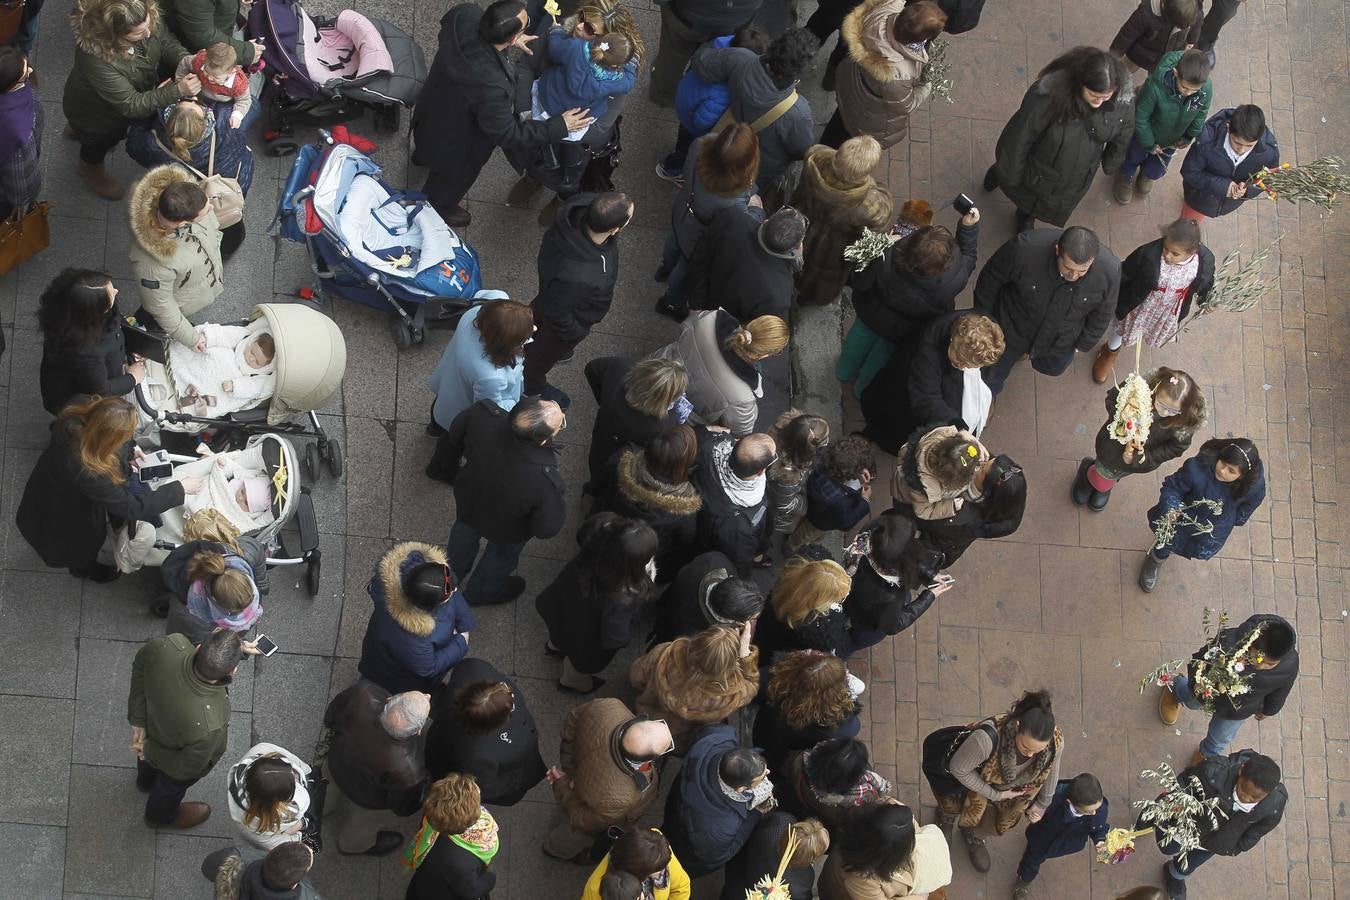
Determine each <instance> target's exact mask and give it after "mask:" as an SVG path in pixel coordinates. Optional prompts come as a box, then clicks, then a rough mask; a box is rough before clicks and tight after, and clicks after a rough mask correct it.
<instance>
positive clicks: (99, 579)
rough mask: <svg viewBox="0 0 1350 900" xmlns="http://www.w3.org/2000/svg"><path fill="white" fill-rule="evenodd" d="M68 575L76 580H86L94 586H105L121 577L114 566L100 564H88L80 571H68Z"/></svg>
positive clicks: (119, 571) (120, 573)
mask: <svg viewBox="0 0 1350 900" xmlns="http://www.w3.org/2000/svg"><path fill="white" fill-rule="evenodd" d="M70 574H72V575H74V576H75V577H76V578H86V579H88V580H89V581H92V582H95V583H96V584H107V583H108V582H110V581H116V580H117V579H119V578H121V577H122V572H121V570H119V569H118V568H117V567H116V566H105V565H104V564H103V563H101V562H94V563H90V564H89V565H87V566H85V567H84V568H81V569H70Z"/></svg>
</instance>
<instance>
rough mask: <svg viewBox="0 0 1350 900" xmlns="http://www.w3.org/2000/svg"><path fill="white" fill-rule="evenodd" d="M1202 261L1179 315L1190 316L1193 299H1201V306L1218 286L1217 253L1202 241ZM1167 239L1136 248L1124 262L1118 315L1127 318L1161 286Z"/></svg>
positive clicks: (1184, 317) (1117, 316) (1181, 317)
mask: <svg viewBox="0 0 1350 900" xmlns="http://www.w3.org/2000/svg"><path fill="white" fill-rule="evenodd" d="M1198 252H1199V254H1200V265H1199V267H1198V268H1197V269H1196V272H1195V278H1194V279H1192V281H1191V284H1190V287H1188V288H1187V289H1186V299H1184V300H1182V301H1181V311H1180V312H1179V313H1177V319H1178V320H1180V321H1183V322H1184V321H1185V320H1186V315H1187V314H1188V313H1189V312H1190V311H1191V301H1192V300H1198V301H1199V303H1200V305H1201V306H1204V305H1205V300H1206V299H1207V297H1208V294H1209V292H1210V291H1211V290H1212V289H1213V288H1214V254H1213V253H1212V252H1210V249H1209V248H1208V247H1206V246H1205V245H1204V244H1201V245H1200V249H1199V251H1198ZM1162 253H1163V239H1162V238H1158V239H1157V240H1154V241H1149V242H1148V243H1147V244H1143V245H1141V246H1139V247H1136V248H1135V249H1134V252H1133V253H1131V254H1130V255H1129V256H1127V257H1125V261H1124V262H1123V263H1121V264H1120V293H1119V295H1117V297H1116V319H1117V320H1119V321H1123V320H1124V319H1125V317H1126V316H1128V315H1129V314H1130V313H1131V312H1133V311H1134V310H1135V308H1136V307H1138V306H1139V305H1141V304H1142V303H1143V302H1144V301H1145V300H1147V299H1148V295H1149V294H1151V293H1152V292H1153V290H1154V289H1155V288H1156V287H1157V286H1158V275H1159V273H1160V272H1161V271H1162Z"/></svg>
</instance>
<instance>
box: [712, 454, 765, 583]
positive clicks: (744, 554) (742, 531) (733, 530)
mask: <svg viewBox="0 0 1350 900" xmlns="http://www.w3.org/2000/svg"><path fill="white" fill-rule="evenodd" d="M722 441H729V442H733V443H734V441H735V438H733V437H732V436H731V435H729V434H724V433H721V432H710V431H706V430H703V429H699V448H698V458H697V462H696V463H695V465H696V466H697V468H696V469H695V471H694V473H693V481H694V486H695V487H697V488H698V493H699V496H701V497H702V498H703V508H702V509H700V510H699V513H698V538H697V540H696V541H695V543H696V544H697V546H698V548H699V549H700V550H701V551H704V552H706V551H709V550H717V551H719V552H721V553H725V554H726V555H727V557H728V558H729V559H730V560H731V562H732V564H733V565H734V566H735V567H736V574H737V575H739V576H740V577H742V578H748V577H749V576H750V572H751V566H752V564H753V563H754V560H755V557H756V556H757V555H759V553H760V552H761V551H762V550H764V549H765V548H766V547H767V545H768V540H769V501H768V491H767V490H766V491H765V494H764V498H763V499H761V500H760V501H759V503H758V504H756V505H755V506H751V507H744V506H737V505H736V504H735V503H732V502H731V498H730V497H728V496H727V493H726V491H725V490H724V489H723V487H722V484H721V482H720V481H719V480H718V477H717V465H716V463H714V462H713V452H712V451H713V447H714V446H715V445H716V444H717V443H719V442H722Z"/></svg>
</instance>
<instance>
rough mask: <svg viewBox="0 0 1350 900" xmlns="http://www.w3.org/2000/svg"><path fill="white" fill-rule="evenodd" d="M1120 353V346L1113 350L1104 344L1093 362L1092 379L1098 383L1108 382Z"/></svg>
mask: <svg viewBox="0 0 1350 900" xmlns="http://www.w3.org/2000/svg"><path fill="white" fill-rule="evenodd" d="M1120 346H1121V347H1123V346H1125V345H1124V344H1121V345H1120ZM1119 355H1120V347H1117V348H1116V349H1114V350H1111V349H1108V348H1107V346H1106V345H1105V344H1102V349H1100V350H1098V351H1097V358H1096V359H1095V360H1093V362H1092V380H1093V381H1095V382H1097V383H1098V384H1106V379H1107V378H1109V377H1110V376H1111V367H1112V366H1114V365H1115V364H1116V357H1117V356H1119Z"/></svg>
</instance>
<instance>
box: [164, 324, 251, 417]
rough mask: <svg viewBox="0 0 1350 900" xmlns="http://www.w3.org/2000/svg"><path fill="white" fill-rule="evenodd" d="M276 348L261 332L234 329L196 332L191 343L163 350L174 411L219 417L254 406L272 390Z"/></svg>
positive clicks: (200, 328)
mask: <svg viewBox="0 0 1350 900" xmlns="http://www.w3.org/2000/svg"><path fill="white" fill-rule="evenodd" d="M275 361H276V343H275V341H273V340H272V335H271V334H269V333H268V332H266V331H259V330H257V329H255V328H251V327H244V326H240V325H215V324H209V323H208V324H205V325H199V326H198V327H197V343H196V345H195V346H193V347H190V348H189V347H184V346H183V345H181V344H178V343H171V344H170V345H169V368H170V371H172V372H173V383H174V389H175V391H176V392H177V397H178V401H177V405H178V409H179V410H180V411H183V412H189V413H192V414H194V415H199V416H202V415H207V414H208V413H213V414H215V415H224V414H226V413H231V412H237V411H238V410H241V409H244V408H247V407H250V406H254V405H256V403H257V402H258V401H259V400H264V399H266V398H268V397H270V396H272V393H273V392H274V391H275V390H276V383H277V376H276V364H275Z"/></svg>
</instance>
